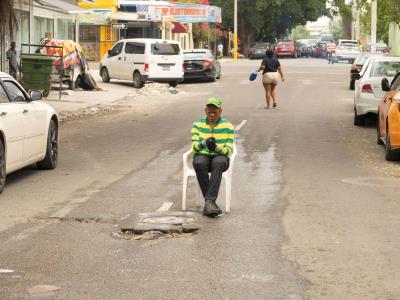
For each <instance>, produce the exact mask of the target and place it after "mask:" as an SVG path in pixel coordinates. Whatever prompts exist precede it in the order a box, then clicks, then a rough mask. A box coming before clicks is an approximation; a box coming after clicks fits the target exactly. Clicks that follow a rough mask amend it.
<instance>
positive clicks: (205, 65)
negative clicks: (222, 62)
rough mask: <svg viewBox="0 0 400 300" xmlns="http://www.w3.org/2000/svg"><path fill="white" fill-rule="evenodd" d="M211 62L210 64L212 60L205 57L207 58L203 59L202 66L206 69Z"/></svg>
mask: <svg viewBox="0 0 400 300" xmlns="http://www.w3.org/2000/svg"><path fill="white" fill-rule="evenodd" d="M211 64H212V61H211V60H208V59H207V60H205V61H203V68H204V69H207V68H209V67H210V66H211Z"/></svg>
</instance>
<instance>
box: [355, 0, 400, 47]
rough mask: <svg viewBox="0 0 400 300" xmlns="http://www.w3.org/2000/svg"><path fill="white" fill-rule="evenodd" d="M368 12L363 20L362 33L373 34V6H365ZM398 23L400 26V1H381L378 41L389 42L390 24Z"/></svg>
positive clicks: (379, 5)
mask: <svg viewBox="0 0 400 300" xmlns="http://www.w3.org/2000/svg"><path fill="white" fill-rule="evenodd" d="M365 9H366V12H365V14H363V16H362V18H361V24H362V33H363V34H365V35H370V34H371V4H369V3H367V4H366V5H365ZM391 22H396V23H397V24H399V25H400V1H399V0H379V1H378V18H377V30H376V31H377V33H376V36H377V39H378V41H379V40H382V41H385V42H386V43H387V42H388V39H389V36H388V34H389V24H390V23H391Z"/></svg>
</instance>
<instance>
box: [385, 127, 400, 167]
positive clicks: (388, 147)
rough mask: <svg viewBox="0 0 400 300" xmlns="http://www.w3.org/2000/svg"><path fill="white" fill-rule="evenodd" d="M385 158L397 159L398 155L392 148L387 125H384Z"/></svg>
mask: <svg viewBox="0 0 400 300" xmlns="http://www.w3.org/2000/svg"><path fill="white" fill-rule="evenodd" d="M385 158H386V160H388V161H393V160H399V156H398V155H397V154H396V153H395V152H394V151H393V150H392V145H391V144H390V132H389V126H387V125H386V145H385Z"/></svg>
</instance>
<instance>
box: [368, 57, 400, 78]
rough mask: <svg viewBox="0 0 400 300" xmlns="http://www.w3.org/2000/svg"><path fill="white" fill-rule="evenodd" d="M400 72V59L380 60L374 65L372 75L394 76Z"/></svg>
mask: <svg viewBox="0 0 400 300" xmlns="http://www.w3.org/2000/svg"><path fill="white" fill-rule="evenodd" d="M398 72H400V61H380V62H375V63H374V64H373V65H372V69H371V77H386V76H388V77H394V76H395V75H396V74H397V73H398Z"/></svg>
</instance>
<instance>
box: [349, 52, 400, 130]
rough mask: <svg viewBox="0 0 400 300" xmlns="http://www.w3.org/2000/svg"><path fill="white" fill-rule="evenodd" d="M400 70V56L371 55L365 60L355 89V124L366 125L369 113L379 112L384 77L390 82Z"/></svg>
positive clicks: (383, 93)
mask: <svg viewBox="0 0 400 300" xmlns="http://www.w3.org/2000/svg"><path fill="white" fill-rule="evenodd" d="M398 72H400V57H391V56H389V57H385V56H383V57H376V56H375V57H370V58H368V59H367V61H366V62H365V64H364V66H363V68H362V70H361V72H360V74H359V75H358V78H359V80H358V82H357V83H356V88H355V90H354V125H358V126H360V125H364V123H365V117H366V116H367V115H368V114H377V113H378V102H379V101H380V100H381V99H382V98H383V96H384V95H385V92H384V91H382V83H381V82H382V79H383V78H387V79H388V80H389V82H390V81H391V80H393V78H394V77H395V76H396V74H397V73H398Z"/></svg>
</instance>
